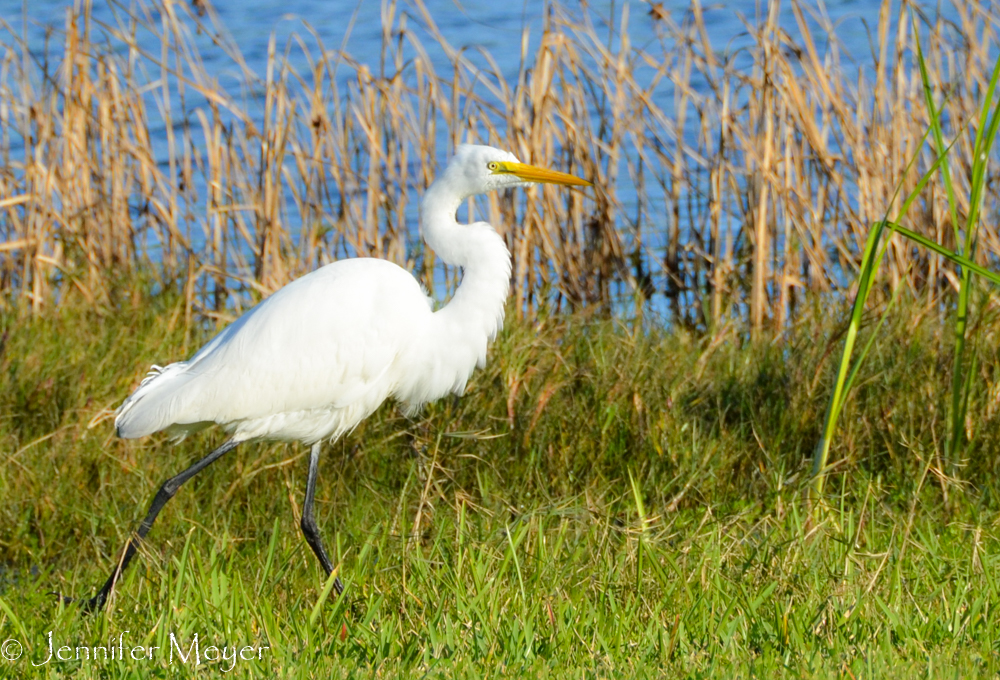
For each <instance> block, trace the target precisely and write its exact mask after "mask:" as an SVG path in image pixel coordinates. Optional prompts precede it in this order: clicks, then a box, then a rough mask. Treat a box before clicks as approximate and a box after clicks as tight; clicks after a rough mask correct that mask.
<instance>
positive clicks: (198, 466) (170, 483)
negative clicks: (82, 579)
mask: <svg viewBox="0 0 1000 680" xmlns="http://www.w3.org/2000/svg"><path fill="white" fill-rule="evenodd" d="M238 443H239V442H237V441H234V440H232V439H230V440H229V441H227V442H226V443H225V444H223V445H222V446H220V447H219V448H217V449H215V450H214V451H212V453H210V454H208V455H207V456H205V457H204V458H202V459H201V460H199V461H198V462H197V463H195V464H194V465H192V466H191V467H189V468H188V469H187V470H185V471H184V472H182V473H180V474H179V475H177V476H175V477H171V478H170V479H168V480H167V481H165V482H164V483H163V485H162V486H161V487H160V490H159V491H157V492H156V496H155V497H154V498H153V502H152V503H151V504H150V506H149V512H147V513H146V519H144V520H142V523H141V524H140V525H139V529H138V530H137V531H136V532H135V535H134V536H132V538H130V539H129V542H128V545H126V546H125V553H124V554H123V555H122V558H121V560H120V561H119V562H118V565H117V566H116V567H115V569H114V571H112V572H111V576H109V577H108V580H107V582H106V583H105V584H104V587H103V588H101V590H100V592H99V593H97V595H95V596H94V597H92V598H90V599H89V600H87V601H86V602H84V604H83V606H84V609H86V610H87V611H93V610H94V609H100V608H101V607H103V606H104V603H105V602H107V600H108V595H110V594H111V589H112V588H114V586H115V582H116V581H118V578H119V577H120V576H121V575H122V572H123V571H125V567H127V566H128V563H129V562H131V561H132V557H133V556H135V551H136V550H138V549H139V542H140V541H142V539H144V538H145V537H146V534H148V533H149V530H150V529H151V528H152V526H153V522H155V521H156V516H157V515H159V514H160V510H162V509H163V506H164V505H166V504H167V501H169V500H170V499H171V498H173V497H174V494H175V493H177V490H178V489H179V488H181V485H183V484H184V482H186V481H187V480H189V479H191V478H192V477H194V476H195V475H196V474H198V473H199V472H201V471H202V470H204V469H205V468H207V467H208V466H209V465H211V464H212V463H214V462H215V461H216V460H218V459H219V458H221V457H222V456H223V454H225V453H227V452H229V451H232V450H233V449H234V448H236V445H237V444H238Z"/></svg>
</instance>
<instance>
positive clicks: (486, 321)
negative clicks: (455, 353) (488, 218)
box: [420, 185, 511, 354]
mask: <svg viewBox="0 0 1000 680" xmlns="http://www.w3.org/2000/svg"><path fill="white" fill-rule="evenodd" d="M461 201H462V199H461V198H458V197H456V196H455V195H454V193H453V192H449V191H447V190H444V191H442V190H441V189H440V188H439V185H431V187H430V188H429V189H428V190H427V192H426V193H425V194H424V198H423V202H422V203H421V206H420V227H421V231H422V232H423V236H424V241H426V243H427V245H428V246H430V248H431V249H432V250H433V251H434V252H435V253H437V255H438V257H440V258H441V259H442V260H444V262H445V263H447V264H450V265H452V266H456V267H461V268H462V282H461V284H460V285H459V287H458V290H456V291H455V295H454V297H452V299H451V301H450V302H449V303H448V304H447V305H445V306H444V308H442V309H441V310H439V311H438V312H437V314H438V315H441V316H442V317H443V318H442V321H446V322H447V324H448V327H449V330H453V331H459V332H460V334H461V336H462V337H461V338H456V340H457V339H466V338H469V336H480V337H481V338H482V341H483V343H484V347H485V342H486V341H488V340H492V339H493V337H494V336H495V335H496V333H497V331H498V330H499V329H500V326H501V325H502V324H503V313H504V304H505V302H506V301H507V293H508V291H509V289H510V266H511V265H510V252H508V250H507V246H506V245H505V244H504V242H503V238H501V236H500V235H499V234H498V233H497V232H496V231H495V230H494V229H493V227H491V226H490V225H489V224H487V223H485V222H476V223H474V224H467V225H466V224H459V223H458V221H457V220H456V219H455V214H456V213H457V211H458V207H459V205H460V204H461ZM484 354H485V350H484Z"/></svg>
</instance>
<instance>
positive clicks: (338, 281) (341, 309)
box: [88, 145, 590, 607]
mask: <svg viewBox="0 0 1000 680" xmlns="http://www.w3.org/2000/svg"><path fill="white" fill-rule="evenodd" d="M532 182H548V183H556V184H566V185H589V184H590V183H589V182H586V181H584V180H581V179H578V178H576V177H573V176H571V175H566V174H563V173H558V172H554V171H550V170H545V169H542V168H537V167H534V166H530V165H524V164H522V163H520V162H519V161H518V160H517V159H516V158H515V157H514V156H513V155H512V154H510V153H507V152H505V151H500V150H497V149H493V148H491V147H487V146H472V145H464V146H461V147H459V148H458V150H457V151H456V153H455V156H454V158H452V160H451V162H450V163H449V164H448V166H447V167H446V169H445V171H444V172H443V173H442V174H441V176H440V177H439V178H438V179H437V180H436V181H435V182H434V183H433V184H432V185H431V186H430V187H429V188H428V189H427V191H426V193H425V194H424V197H423V200H422V202H421V209H420V226H421V231H422V234H423V237H424V240H425V241H426V242H427V244H428V246H430V247H431V248H432V249H433V250H434V251H435V252H436V253H437V254H438V256H439V257H440V258H441V259H442V260H443V261H444V262H446V263H448V264H451V265H455V266H458V267H461V268H462V271H463V278H462V283H461V285H460V286H459V288H458V290H457V291H456V292H455V295H454V296H453V297H452V299H451V301H450V302H449V303H448V304H447V305H445V306H444V307H442V308H441V309H440V310H438V311H434V310H433V306H432V302H431V300H430V299H429V298H428V297H427V295H426V294H425V293H424V291H423V289H422V288H421V287H420V284H419V283H418V282H417V280H416V279H415V278H414V277H413V276H412V275H411V274H410V273H409V272H407V271H406V270H404V269H402V268H400V267H398V266H397V265H395V264H392V263H390V262H387V261H384V260H378V259H366V258H358V259H352V260H345V261H340V262H334V263H333V264H329V265H327V266H325V267H322V268H320V269H318V270H316V271H315V272H312V273H311V274H308V275H306V276H303V277H302V278H300V279H298V280H296V281H293V282H292V283H290V284H288V285H287V286H285V287H284V288H282V289H280V290H279V291H277V292H276V293H274V294H273V295H272V296H271V297H269V298H267V299H266V300H264V301H263V302H261V303H260V304H258V305H257V306H256V307H254V308H253V309H251V310H250V311H248V312H247V313H246V314H244V315H243V316H242V317H240V318H239V319H238V320H236V321H235V322H234V323H233V324H231V325H230V326H228V327H227V328H225V329H224V330H223V331H222V332H220V333H219V334H218V335H217V336H215V338H213V339H212V340H211V341H210V342H209V343H208V344H206V345H205V346H204V347H202V348H201V349H200V350H199V351H198V352H197V353H196V354H195V355H194V356H193V357H191V358H190V359H189V360H187V361H180V362H177V363H173V364H170V365H168V366H166V367H163V368H160V367H155V366H154V367H153V370H152V371H151V372H150V373H149V375H148V376H147V377H146V379H145V380H143V381H142V383H141V384H140V385H139V388H138V389H136V391H135V392H134V393H132V395H131V396H129V397H128V398H127V399H126V400H125V402H124V403H123V404H122V405H121V407H120V408H119V409H118V414H117V417H116V418H115V427H116V429H117V432H118V434H119V436H121V437H125V438H129V439H131V438H137V437H144V436H146V435H149V434H152V433H154V432H158V431H161V430H166V431H168V432H169V433H170V434H172V435H173V436H175V437H182V436H183V435H185V434H187V433H188V432H191V431H194V430H197V429H200V428H203V427H206V426H208V425H211V424H218V425H221V426H222V427H224V428H225V429H226V430H228V431H229V432H230V433H231V434H232V436H231V438H230V439H229V441H227V442H226V444H224V445H223V446H221V447H219V449H216V450H215V451H213V452H212V453H211V454H209V455H208V456H206V457H205V458H203V459H202V460H200V461H198V462H197V463H195V464H194V465H192V466H191V467H190V468H188V469H187V470H185V471H184V472H182V473H181V474H179V475H177V476H176V477H173V478H171V479H169V480H167V482H165V483H164V485H163V486H162V487H161V489H160V492H159V493H158V494H157V496H156V498H155V499H154V500H153V503H152V505H151V507H150V510H149V513H148V514H147V516H146V519H145V521H144V522H143V523H142V524H141V525H140V528H139V530H138V532H137V533H138V536H139V538H142V537H144V536H145V534H146V532H148V531H149V528H150V527H151V526H152V523H153V521H155V519H156V515H157V514H158V513H159V510H160V509H161V508H162V507H163V505H164V504H165V503H166V502H167V501H168V500H169V499H170V498H171V497H172V496H173V494H174V493H176V491H177V489H178V488H179V487H180V486H181V485H182V484H183V483H184V482H185V481H187V479H189V478H190V477H192V476H194V475H195V474H197V472H199V471H200V470H202V469H204V467H207V466H208V465H209V464H210V463H211V462H213V461H214V460H216V459H217V458H219V457H221V455H222V454H224V453H225V452H226V451H228V450H230V449H231V448H233V447H234V446H235V445H236V443H239V442H242V441H246V440H249V439H258V438H267V439H281V440H298V441H302V442H304V443H306V444H312V445H313V448H312V454H311V458H310V468H309V478H308V480H307V490H306V502H305V504H304V507H303V517H302V528H303V531H304V532H305V534H306V539H307V540H308V541H309V544H310V546H311V547H312V548H313V550H314V552H315V553H316V555H317V557H319V559H320V562H321V563H322V564H323V567H324V569H325V570H326V571H327V573H330V572H331V570H332V565H331V563H330V561H329V559H328V558H327V557H326V554H325V551H324V548H323V546H322V542H321V541H320V539H319V535H318V532H317V530H316V527H315V524H314V522H313V520H312V500H313V496H312V494H313V492H314V489H315V480H316V471H317V468H318V464H317V461H318V456H319V443H320V442H322V441H324V440H326V439H335V438H337V437H339V436H341V435H343V434H344V433H345V432H348V431H350V430H351V429H352V428H354V427H355V426H356V425H357V424H358V423H359V422H361V421H362V420H364V419H365V418H366V417H367V416H369V415H370V414H371V413H372V412H373V411H374V410H375V409H377V408H378V407H379V405H380V404H382V403H383V402H384V401H385V400H386V399H388V398H390V397H391V398H393V399H395V400H397V401H398V402H400V403H401V404H402V405H403V407H404V408H405V409H406V410H407V411H408V412H413V411H415V410H416V409H418V408H419V407H420V406H421V405H422V404H425V403H427V402H429V401H433V400H435V399H438V398H440V397H442V396H444V395H446V394H448V393H451V392H453V393H455V394H461V393H462V391H463V390H464V389H465V385H466V382H467V381H468V379H469V376H470V375H471V374H472V372H473V370H474V369H475V368H476V366H483V365H484V363H485V361H486V348H487V344H488V342H489V341H490V340H492V339H493V338H494V337H495V335H496V333H497V331H498V330H499V328H500V326H501V324H502V322H503V313H504V303H505V300H506V298H507V291H508V288H509V281H510V266H511V263H510V253H509V252H508V251H507V248H506V246H505V245H504V242H503V239H502V238H501V237H500V236H499V234H497V232H496V231H495V230H494V229H493V228H492V227H491V226H490V225H488V224H486V223H485V222H476V223H473V224H469V225H462V224H459V223H458V222H457V220H456V217H455V216H456V212H457V210H458V207H459V205H460V204H461V202H462V201H463V200H465V199H466V198H468V197H470V196H473V195H475V194H481V193H485V192H487V191H492V190H496V189H503V188H506V187H514V186H521V185H524V184H527V183H532ZM136 544H137V543H136V540H135V539H133V540H132V541H130V542H129V544H128V546H127V547H126V551H125V555H124V556H123V558H122V560H121V561H120V566H119V567H118V568H116V569H115V571H114V572H113V573H112V574H111V577H110V578H109V579H108V581H107V583H106V584H105V586H104V588H102V590H101V591H100V592H99V593H98V595H97V596H96V597H94V598H92V599H91V600H90V601H89V602H88V606H89V607H94V606H101V605H103V603H104V602H105V600H106V599H107V595H108V593H109V592H110V590H111V588H112V587H113V586H114V583H115V581H116V579H117V578H118V575H119V574H120V572H121V570H122V569H124V567H125V565H127V564H128V561H129V560H130V559H131V557H132V555H133V554H134V552H135V547H136ZM337 586H338V592H339V591H340V589H341V588H340V583H339V581H337Z"/></svg>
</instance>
